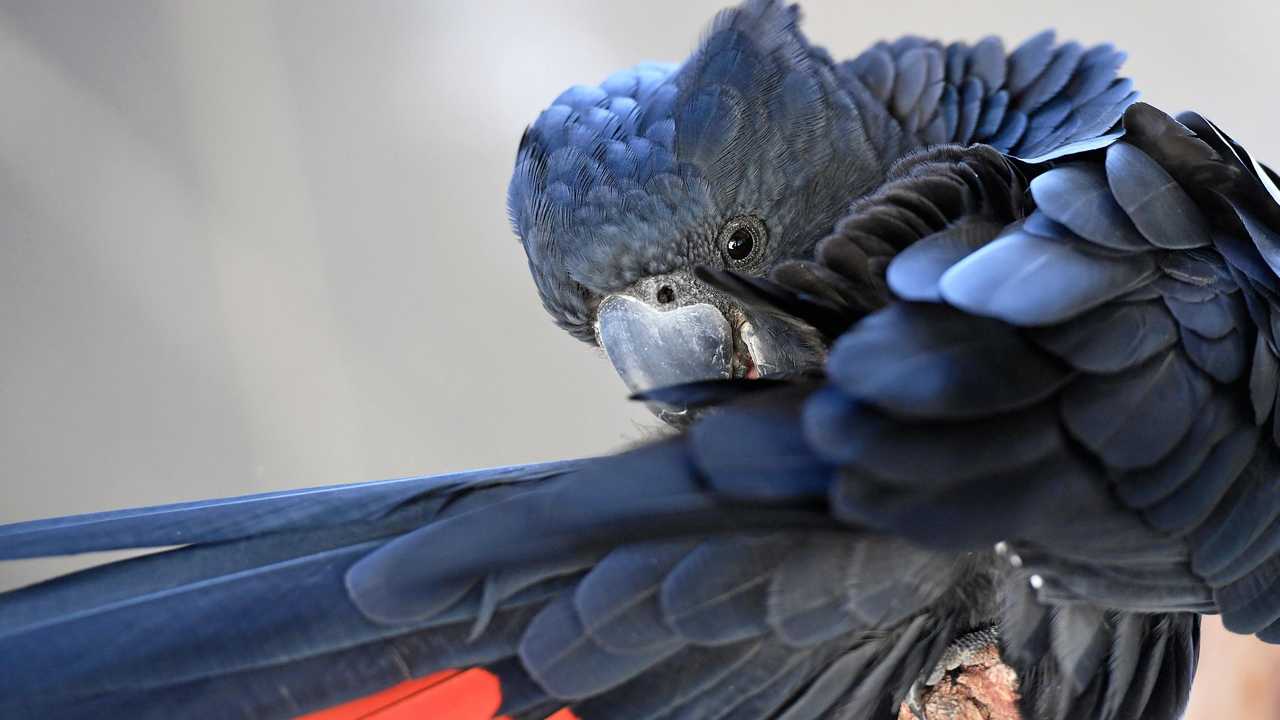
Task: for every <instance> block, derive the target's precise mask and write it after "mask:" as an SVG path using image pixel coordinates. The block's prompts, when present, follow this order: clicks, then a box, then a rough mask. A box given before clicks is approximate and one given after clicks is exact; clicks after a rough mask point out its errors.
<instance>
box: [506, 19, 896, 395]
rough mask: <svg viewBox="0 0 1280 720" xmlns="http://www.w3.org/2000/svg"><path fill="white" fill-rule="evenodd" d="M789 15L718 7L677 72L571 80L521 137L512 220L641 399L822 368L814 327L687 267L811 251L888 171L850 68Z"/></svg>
mask: <svg viewBox="0 0 1280 720" xmlns="http://www.w3.org/2000/svg"><path fill="white" fill-rule="evenodd" d="M798 21H799V11H798V9H797V8H796V7H794V6H791V7H787V6H784V5H782V4H781V3H778V2H748V3H746V4H744V5H742V6H740V7H737V8H734V9H730V10H726V11H724V12H722V13H720V15H718V16H717V18H716V19H715V21H714V22H713V23H712V25H711V27H710V29H709V30H708V31H707V33H706V34H705V35H704V38H703V40H702V42H701V43H700V44H699V46H698V47H697V49H696V50H695V51H694V52H693V54H692V55H691V56H690V57H689V58H688V59H687V60H686V61H685V62H684V63H683V64H680V65H663V64H652V63H651V64H641V65H637V66H636V67H634V68H631V69H628V70H624V71H621V72H618V73H616V74H614V75H612V76H611V77H609V78H608V79H606V80H605V81H604V82H603V83H602V84H600V85H599V86H575V87H573V88H570V89H569V90H567V91H565V92H564V93H562V94H561V95H560V96H559V97H558V98H556V99H555V101H554V102H553V103H552V104H551V106H550V107H549V108H547V109H546V110H544V111H543V112H542V113H541V115H540V116H539V117H538V119H537V120H536V121H535V122H534V123H533V124H532V125H531V126H530V127H529V128H528V129H527V130H526V132H525V134H524V137H523V138H522V140H521V142H520V147H519V151H518V154H517V158H516V166H515V172H514V176H513V178H512V180H511V185H510V190H509V195H508V201H509V212H510V215H511V220H512V223H513V226H514V228H515V231H516V234H517V235H518V236H519V238H520V241H521V244H522V245H523V246H524V249H525V252H526V254H527V256H528V259H529V268H530V271H531V272H532V275H533V279H534V282H535V284H536V285H537V289H538V292H539V294H540V295H541V298H542V303H543V305H544V307H545V308H546V309H547V311H548V312H549V313H550V314H551V315H552V317H553V318H554V319H555V321H556V323H557V324H558V325H560V326H561V327H563V328H564V329H566V330H567V331H568V332H569V333H570V334H572V335H573V336H575V337H577V338H579V339H581V340H584V341H586V342H589V343H595V344H599V345H600V346H601V347H603V348H604V350H605V352H606V354H607V356H608V357H609V359H610V361H611V362H612V363H613V365H614V367H615V368H616V369H617V371H618V373H619V375H621V377H622V379H623V380H624V381H625V382H626V384H627V386H628V387H629V388H630V389H631V390H632V391H633V392H641V391H645V390H648V389H651V388H654V387H659V386H665V385H672V384H679V383H685V382H692V381H697V380H707V379H717V378H744V377H745V378H755V377H775V376H783V375H788V374H794V373H797V372H803V371H805V370H810V369H813V368H816V367H817V366H819V365H820V364H821V362H822V359H823V356H824V353H825V349H824V347H823V344H822V342H821V339H820V337H819V336H818V334H817V333H815V332H814V331H813V330H812V329H811V328H808V327H807V326H804V325H802V324H800V323H798V322H796V321H795V320H793V319H790V318H788V317H785V316H783V315H781V314H777V313H771V312H766V311H760V310H755V309H752V308H748V307H746V306H744V305H743V304H742V303H740V302H738V301H736V300H735V299H734V298H733V297H732V296H730V295H728V294H726V293H724V292H722V291H720V290H718V289H716V288H715V287H713V286H711V285H709V284H707V283H705V282H703V281H702V280H700V279H699V278H698V277H697V274H696V273H695V271H696V270H697V269H698V268H700V267H706V268H712V269H724V270H730V271H733V272H736V273H739V274H743V275H754V276H764V275H767V274H768V273H769V272H770V270H771V269H772V268H774V267H776V266H777V265H778V264H779V263H783V262H786V261H788V260H795V259H803V258H809V257H811V256H812V254H813V251H814V246H815V245H816V244H817V242H818V241H819V240H820V239H822V237H824V236H825V235H826V234H827V233H828V232H830V231H831V229H832V226H833V224H834V223H835V222H836V220H837V219H838V218H839V217H840V216H841V215H842V214H843V213H844V212H845V211H846V210H847V209H848V207H849V203H850V201H851V199H852V198H855V197H857V196H858V195H859V194H860V193H861V192H863V191H865V190H866V189H868V188H870V187H872V186H873V185H874V184H875V183H876V182H877V181H878V180H879V179H880V178H881V177H882V175H883V167H882V166H883V162H882V159H881V158H879V157H877V155H876V153H875V152H874V149H873V148H872V145H871V143H870V142H869V141H868V139H867V134H866V132H865V131H864V128H863V127H862V123H861V121H860V119H859V115H858V112H857V110H856V108H855V105H854V100H853V98H852V97H851V96H850V93H849V91H848V90H847V89H846V87H845V83H842V82H841V80H840V73H841V72H842V70H841V69H840V68H839V67H838V66H837V65H836V64H835V63H833V62H832V60H831V58H830V56H829V55H828V54H827V53H826V51H825V50H823V49H821V48H818V47H814V46H812V45H810V44H809V42H808V41H807V40H806V39H805V37H804V36H803V34H801V32H800V30H799V28H798V27H797V23H798ZM658 414H659V416H660V417H663V418H664V419H667V420H673V419H678V418H676V417H674V416H673V413H671V412H670V410H669V409H667V410H664V411H662V412H659V413H658ZM678 414H679V413H678V412H677V413H675V414H674V415H678Z"/></svg>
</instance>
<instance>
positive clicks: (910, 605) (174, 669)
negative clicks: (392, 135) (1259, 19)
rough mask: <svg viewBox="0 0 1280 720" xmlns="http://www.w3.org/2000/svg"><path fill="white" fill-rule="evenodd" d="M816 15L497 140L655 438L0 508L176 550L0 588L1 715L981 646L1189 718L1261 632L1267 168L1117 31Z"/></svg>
mask: <svg viewBox="0 0 1280 720" xmlns="http://www.w3.org/2000/svg"><path fill="white" fill-rule="evenodd" d="M797 23H798V11H797V10H796V9H795V8H793V7H787V6H784V5H782V4H780V3H777V2H763V1H754V0H753V1H751V2H747V3H746V4H744V5H742V6H741V7H738V8H736V9H732V10H728V11H726V12H724V13H722V14H721V15H720V16H719V17H718V18H717V19H716V20H715V21H714V23H713V24H712V26H711V28H710V29H709V31H708V32H707V33H706V35H705V37H704V39H703V41H702V42H701V44H700V45H699V47H698V48H697V50H696V51H695V52H694V53H693V55H692V56H691V57H690V58H689V59H688V60H686V61H685V62H684V63H683V64H681V65H678V66H663V65H642V66H638V67H636V68H634V69H632V70H628V71H624V72H621V73H618V74H616V75H614V76H612V77H610V78H609V79H608V80H606V81H605V82H604V83H603V84H602V85H600V86H599V87H590V88H584V87H578V88H574V89H571V90H569V91H567V92H566V93H564V94H563V95H561V96H560V97H559V98H558V99H557V100H556V101H555V102H554V104H553V105H552V106H551V107H550V108H549V109H548V110H546V111H545V112H543V113H542V115H541V116H540V117H539V118H538V120H537V121H536V122H535V123H534V124H533V126H531V127H530V128H529V130H528V131H527V132H526V134H525V136H524V138H523V140H522V142H521V144H520V149H519V152H518V157H517V162H516V169H515V175H514V178H513V180H512V184H511V190H510V198H509V201H510V211H511V215H512V219H513V222H514V225H515V228H516V232H517V234H518V235H519V237H520V239H521V242H522V244H523V247H524V249H525V251H526V253H527V254H528V258H529V267H530V269H531V271H532V274H533V279H534V281H535V283H536V285H537V288H538V290H539V292H540V294H541V297H542V300H543V303H544V304H545V306H546V308H547V310H548V311H549V312H550V313H551V315H552V316H553V317H554V319H555V321H556V322H557V323H558V324H559V325H560V326H562V327H564V328H565V329H567V330H568V331H569V332H570V333H571V334H573V335H574V336H576V337H578V338H579V339H582V340H586V341H588V342H592V343H598V344H600V345H601V346H602V347H603V348H604V349H605V351H606V353H607V355H608V357H609V359H610V360H611V361H612V362H613V364H614V365H615V366H616V368H617V369H618V371H619V373H620V374H621V375H622V377H623V379H624V380H625V381H626V383H627V384H628V386H629V387H630V389H631V390H632V391H633V392H635V393H636V394H637V397H639V398H641V399H643V400H645V401H646V402H648V403H650V404H651V406H652V407H653V408H654V409H655V411H656V412H657V413H658V414H659V415H660V416H662V417H663V418H664V419H666V420H668V421H670V422H671V424H672V425H673V426H675V427H676V430H674V431H673V432H672V434H671V435H670V436H668V437H664V438H660V439H657V440H654V441H651V442H648V443H646V444H644V445H642V446H640V447H637V448H634V449H631V450H629V451H627V452H624V453H621V454H617V455H613V456H607V457H599V458H591V459H583V460H571V461H565V462H559V463H551V464H544V465H537V466H523V467H514V468H504V469H498V470H485V471H476V472H472V473H463V474H457V475H449V476H441V477H428V478H413V479H406V480H395V481H387V482H376V483H366V484H359V485H351V486H341V487H333V488H319V489H314V490H305V491H293V492H284V493H277V494H269V495H257V496H250V497H243V498H233V499H228V500H216V501H209V502H198V503H187V504H181V505H173V506H165V507H157V508H146V509H140V510H128V511H115V512H107V513H100V514H95V515H88V516H78V517H70V518H60V519H53V520H42V521H35V522H30V523H21V524H17V525H10V526H6V527H2V528H0V557H2V558H24V557H37V556H45V555H54V554H65V553H77V552H86V551H95V550H103V549H112V548H144V547H170V546H177V547H176V548H174V549H169V550H166V551H164V552H159V553H155V554H152V555H147V556H143V557H140V558H135V559H131V560H128V561H123V562H118V563H114V564H109V565H105V566H101V567H97V568H93V569H90V570H86V571H83V572H79V573H76V574H73V575H68V576H65V577H61V578H57V579H54V580H51V581H48V582H45V583H41V584H38V585H34V586H31V587H28V588H24V589H20V590H17V591H14V592H11V593H8V594H6V595H3V596H0V667H2V668H3V672H0V717H6V718H7V717H14V718H80V717H86V718H88V717H93V718H102V717H113V718H114V717H128V718H153V717H154V718H173V717H183V718H284V717H293V716H298V715H305V714H307V713H314V714H313V715H312V716H311V717H313V718H326V719H327V720H334V719H336V718H347V717H350V718H354V717H362V718H379V719H386V718H399V717H405V718H407V717H428V718H489V717H493V716H495V715H501V716H503V717H508V718H545V717H548V716H553V715H554V716H556V717H557V718H568V717H577V718H582V720H596V719H598V718H625V719H626V720H641V719H644V718H650V719H655V720H656V719H659V718H661V719H664V720H676V719H687V720H702V719H712V718H716V719H725V720H728V719H734V720H757V719H763V718H787V719H788V720H793V719H797V718H857V719H861V718H891V717H894V714H895V713H898V712H900V707H901V706H902V704H903V703H904V702H906V703H907V705H908V706H909V707H911V708H912V709H913V711H917V712H922V710H921V708H919V698H920V695H921V691H922V688H925V687H927V686H928V685H929V684H930V683H931V682H932V681H935V680H936V679H937V678H938V675H939V673H940V672H941V671H945V670H946V669H947V668H948V667H951V666H952V665H953V664H954V658H955V657H956V654H957V652H958V651H959V650H963V649H964V648H965V647H969V646H972V645H974V644H975V642H977V643H979V644H981V643H989V642H996V643H998V647H999V650H1000V655H1001V657H1002V659H1003V662H1004V663H1006V664H1007V665H1008V666H1009V667H1011V668H1012V669H1013V670H1014V671H1016V674H1017V678H1018V697H1019V700H1018V702H1019V707H1020V711H1021V713H1022V716H1023V717H1024V718H1027V719H1032V718H1035V719H1039V718H1046V719H1054V720H1057V719H1066V718H1070V719H1073V720H1075V719H1079V720H1110V719H1118V718H1137V717H1142V718H1152V719H1169V720H1173V719H1174V718H1178V717H1179V715H1180V713H1181V711H1182V708H1183V707H1184V705H1185V701H1186V698H1187V693H1188V691H1189V687H1190V684H1191V680H1192V676H1193V674H1194V669H1195V666H1196V660H1197V651H1198V644H1197V643H1198V640H1197V638H1198V628H1199V616H1200V614H1203V613H1220V614H1221V615H1222V617H1223V620H1224V622H1225V624H1226V626H1227V627H1228V628H1229V629H1231V630H1234V631H1236V632H1240V633H1254V634H1257V635H1258V637H1259V638H1260V639H1261V640H1263V641H1267V642H1277V641H1280V584H1278V581H1277V578H1280V555H1278V554H1277V553H1278V552H1280V529H1277V528H1278V524H1280V479H1278V475H1277V474H1278V473H1280V422H1277V413H1276V407H1275V406H1276V403H1275V400H1276V395H1277V386H1278V380H1280V372H1278V370H1277V368H1278V362H1277V355H1276V353H1277V334H1278V333H1280V202H1278V200H1280V192H1278V191H1277V187H1276V186H1277V184H1280V179H1278V178H1277V176H1276V175H1275V173H1273V172H1272V171H1271V170H1269V169H1268V168H1266V167H1265V166H1264V165H1262V164H1260V163H1258V162H1257V161H1255V160H1254V159H1253V158H1252V157H1251V156H1250V155H1249V154H1248V153H1247V152H1246V151H1245V150H1244V148H1242V147H1241V146H1240V145H1238V144H1236V143H1235V142H1233V141H1232V140H1231V139H1230V138H1229V137H1228V136H1227V135H1225V134H1224V133H1223V132H1221V131H1220V130H1219V129H1218V128H1217V127H1216V126H1214V125H1213V124H1212V123H1210V122H1209V121H1207V120H1205V119H1204V118H1202V117H1201V116H1199V115H1196V114H1184V115H1180V116H1178V119H1176V120H1175V119H1173V118H1171V117H1169V116H1167V115H1165V114H1164V113H1162V112H1160V111H1158V110H1155V109H1154V108H1151V107H1149V106H1146V105H1142V104H1135V100H1136V94H1135V93H1134V92H1133V90H1132V88H1131V84H1130V83H1129V81H1127V80H1124V79H1118V78H1117V77H1116V72H1117V68H1118V66H1119V64H1120V62H1121V61H1122V58H1123V55H1122V54H1121V53H1119V52H1117V51H1116V50H1114V49H1113V48H1111V47H1110V46H1105V45H1104V46H1099V47H1095V48H1090V49H1085V48H1082V47H1081V46H1079V45H1077V44H1074V43H1066V44H1061V45H1057V44H1055V40H1054V38H1053V36H1052V35H1050V34H1044V35H1039V36H1036V37H1034V38H1032V39H1031V40H1029V41H1028V42H1026V43H1025V44H1023V45H1021V46H1020V47H1018V48H1017V49H1016V50H1014V51H1013V52H1012V53H1008V54H1006V52H1005V51H1004V49H1003V47H1002V45H1001V44H1000V42H999V41H997V40H994V39H989V40H984V41H982V42H979V43H977V44H976V45H972V46H970V45H965V44H960V43H956V44H952V45H946V46H944V45H941V44H938V43H936V42H930V41H925V40H921V39H917V38H905V39H902V40H899V41H896V42H894V43H888V44H880V45H877V46H875V47H873V48H872V49H870V50H868V51H867V52H865V53H863V54H862V55H860V56H859V57H857V58H855V59H854V60H851V61H848V62H836V61H835V60H833V59H832V58H831V57H830V56H829V55H828V54H827V53H826V52H825V51H823V50H822V49H820V48H817V47H814V46H812V45H810V44H809V43H808V42H807V41H806V39H805V38H804V36H803V35H802V34H801V32H800V30H799V29H798V27H797ZM974 638H977V639H978V640H977V641H975V640H974ZM388 688H390V689H388ZM370 693H378V694H376V695H374V696H373V697H365V696H368V695H369V694H370ZM358 698H363V699H358Z"/></svg>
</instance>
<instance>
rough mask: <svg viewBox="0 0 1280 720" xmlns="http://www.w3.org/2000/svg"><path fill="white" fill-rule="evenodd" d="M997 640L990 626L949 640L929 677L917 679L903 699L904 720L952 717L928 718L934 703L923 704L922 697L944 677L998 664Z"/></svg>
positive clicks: (993, 628) (930, 719)
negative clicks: (971, 668)
mask: <svg viewBox="0 0 1280 720" xmlns="http://www.w3.org/2000/svg"><path fill="white" fill-rule="evenodd" d="M998 639H999V636H998V634H997V631H996V628H995V626H991V627H987V628H982V629H980V630H975V631H973V632H970V633H966V634H964V635H961V636H960V637H958V638H956V639H955V640H953V641H952V643H951V644H950V645H949V646H948V647H947V649H946V650H945V651H944V652H943V654H942V657H941V658H939V659H938V662H937V664H936V665H934V667H933V669H932V670H931V671H930V672H929V674H928V675H926V676H921V677H920V678H917V679H916V681H915V682H914V683H912V684H911V688H910V689H909V690H908V691H907V697H906V698H905V700H904V701H903V706H904V710H905V711H907V712H909V713H910V715H909V716H908V717H909V718H915V720H948V718H950V717H952V716H953V715H955V713H950V712H944V713H942V715H943V716H942V717H930V714H929V707H930V706H933V705H937V704H938V703H933V702H926V695H928V694H930V692H931V691H932V690H933V688H935V687H936V686H938V684H939V683H940V682H941V681H942V679H943V678H944V677H946V676H947V674H948V673H953V672H955V671H957V670H964V669H966V668H969V667H970V666H981V668H983V669H985V668H987V667H989V666H991V665H993V664H997V665H998V664H1000V663H999V651H998V650H997V649H996V646H997V641H998ZM946 704H947V705H951V704H954V703H951V702H948V703H946ZM939 709H940V708H939ZM903 714H904V713H900V714H899V717H900V720H905V719H904V718H902V715H903Z"/></svg>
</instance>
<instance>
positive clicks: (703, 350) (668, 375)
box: [596, 295, 733, 422]
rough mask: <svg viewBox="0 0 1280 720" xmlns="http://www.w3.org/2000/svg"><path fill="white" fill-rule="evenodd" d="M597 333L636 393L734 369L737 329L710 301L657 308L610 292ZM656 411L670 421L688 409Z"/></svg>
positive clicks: (709, 377)
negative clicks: (734, 341)
mask: <svg viewBox="0 0 1280 720" xmlns="http://www.w3.org/2000/svg"><path fill="white" fill-rule="evenodd" d="M596 334H597V337H598V338H599V340H600V345H601V346H602V347H603V348H604V351H605V354H606V355H608V356H609V361H610V362H612V363H613V367H614V369H616V370H617V371H618V375H619V376H621V377H622V380H623V382H625V383H626V384H627V387H628V388H629V389H630V390H631V392H633V393H638V392H643V391H645V390H651V389H653V388H658V387H665V386H668V385H679V384H682V383H689V382H694V381H697V380H716V379H723V378H728V377H731V375H732V372H733V327H732V326H731V325H730V324H729V320H728V319H727V318H725V316H724V313H722V312H720V310H719V309H717V308H716V307H715V306H714V305H710V304H707V303H697V304H693V305H684V306H681V307H676V308H672V309H671V310H657V309H655V308H652V307H650V306H649V305H647V304H645V303H644V302H642V301H640V300H637V299H636V298H633V297H630V296H627V295H610V296H609V297H607V298H605V299H604V300H603V301H601V303H600V308H599V310H598V311H597V315H596ZM652 409H653V410H654V412H655V413H657V414H658V416H659V417H661V418H662V419H663V420H667V421H669V422H670V421H678V417H676V416H679V415H681V414H683V412H684V411H683V410H682V409H680V408H652Z"/></svg>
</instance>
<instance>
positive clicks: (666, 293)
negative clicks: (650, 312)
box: [658, 285, 676, 305]
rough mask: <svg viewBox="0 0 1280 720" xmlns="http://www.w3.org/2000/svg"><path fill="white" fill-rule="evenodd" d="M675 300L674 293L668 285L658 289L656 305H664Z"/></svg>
mask: <svg viewBox="0 0 1280 720" xmlns="http://www.w3.org/2000/svg"><path fill="white" fill-rule="evenodd" d="M675 300H676V291H675V290H672V289H671V286H670V285H663V286H662V287H660V288H658V304H659V305H666V304H668V303H673V302H675Z"/></svg>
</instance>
